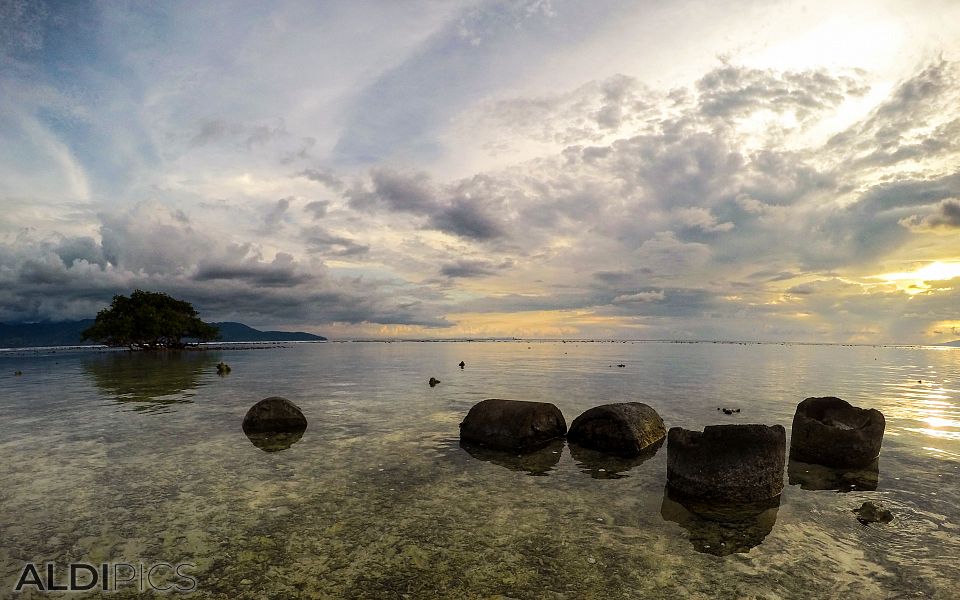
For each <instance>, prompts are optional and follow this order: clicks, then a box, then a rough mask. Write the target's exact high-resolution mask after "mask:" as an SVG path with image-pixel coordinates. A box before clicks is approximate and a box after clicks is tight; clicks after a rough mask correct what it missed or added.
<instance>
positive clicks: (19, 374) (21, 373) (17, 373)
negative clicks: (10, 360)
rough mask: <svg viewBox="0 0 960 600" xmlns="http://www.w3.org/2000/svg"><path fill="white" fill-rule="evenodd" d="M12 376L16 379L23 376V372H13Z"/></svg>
mask: <svg viewBox="0 0 960 600" xmlns="http://www.w3.org/2000/svg"><path fill="white" fill-rule="evenodd" d="M13 374H14V375H15V376H17V377H20V376H21V375H23V371H14V372H13Z"/></svg>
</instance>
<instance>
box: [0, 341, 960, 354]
mask: <svg viewBox="0 0 960 600" xmlns="http://www.w3.org/2000/svg"><path fill="white" fill-rule="evenodd" d="M427 343H430V344H435V343H447V344H453V343H459V344H479V343H487V344H489V343H501V344H725V345H739V346H839V347H850V348H916V349H924V348H925V349H931V350H945V349H946V350H951V349H953V350H960V346H956V345H951V344H852V343H839V342H765V341H743V340H656V339H651V340H648V339H635V340H613V339H597V338H585V339H559V338H440V339H417V338H405V339H396V340H389V339H345V340H331V339H326V340H273V341H270V340H263V341H251V342H206V343H202V344H198V345H196V346H188V347H186V348H180V349H170V350H159V351H152V350H130V349H129V348H126V347H110V346H104V345H98V344H84V345H69V346H20V347H12V348H0V356H4V355H6V356H11V355H14V354H17V353H24V354H41V353H57V352H78V353H80V352H90V353H93V352H97V353H103V352H135V353H140V352H147V353H150V352H204V351H214V350H264V349H269V348H286V347H289V346H290V345H301V344H427Z"/></svg>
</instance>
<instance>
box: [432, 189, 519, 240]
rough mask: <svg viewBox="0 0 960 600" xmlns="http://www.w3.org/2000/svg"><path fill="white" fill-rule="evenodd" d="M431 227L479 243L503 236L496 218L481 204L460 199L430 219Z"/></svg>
mask: <svg viewBox="0 0 960 600" xmlns="http://www.w3.org/2000/svg"><path fill="white" fill-rule="evenodd" d="M429 223H430V227H432V228H433V229H437V230H439V231H443V232H444V233H449V234H451V235H457V236H461V237H465V238H470V239H474V240H478V241H485V240H491V239H494V238H497V237H500V236H501V235H503V228H502V226H501V225H500V223H499V222H498V221H497V219H496V218H494V217H493V216H491V215H489V214H487V212H486V211H485V210H484V209H483V208H481V204H480V202H478V201H476V200H471V199H467V198H458V199H456V200H454V201H453V202H451V203H450V205H449V206H445V207H443V208H441V209H440V211H439V212H438V213H436V214H434V215H432V216H431V217H430V221H429Z"/></svg>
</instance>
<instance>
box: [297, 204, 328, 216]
mask: <svg viewBox="0 0 960 600" xmlns="http://www.w3.org/2000/svg"><path fill="white" fill-rule="evenodd" d="M303 208H304V210H306V211H307V212H309V213H310V214H311V215H313V218H314V219H321V218H323V217H324V216H326V214H327V210H328V209H329V208H330V201H329V200H314V201H313V202H308V203H307V204H306V206H304V207H303Z"/></svg>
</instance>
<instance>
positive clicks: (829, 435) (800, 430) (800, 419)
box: [790, 397, 886, 468]
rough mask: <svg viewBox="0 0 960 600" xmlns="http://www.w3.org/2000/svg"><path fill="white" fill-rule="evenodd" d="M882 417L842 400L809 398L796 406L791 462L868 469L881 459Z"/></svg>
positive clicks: (877, 413)
mask: <svg viewBox="0 0 960 600" xmlns="http://www.w3.org/2000/svg"><path fill="white" fill-rule="evenodd" d="M885 425H886V422H885V420H884V418H883V413H881V412H880V411H879V410H874V409H869V410H867V409H863V408H857V407H856V406H851V405H850V404H849V403H848V402H845V401H844V400H841V399H840V398H833V397H825V398H807V399H806V400H804V401H803V402H801V403H800V404H799V405H797V412H796V414H794V416H793V431H792V432H791V435H790V458H791V459H792V460H798V461H801V462H806V463H814V464H818V465H826V466H828V467H835V468H849V467H865V466H867V465H869V464H870V463H872V462H873V461H874V460H875V459H876V458H877V456H879V455H880V444H881V443H882V442H883V429H884V427H885Z"/></svg>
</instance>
